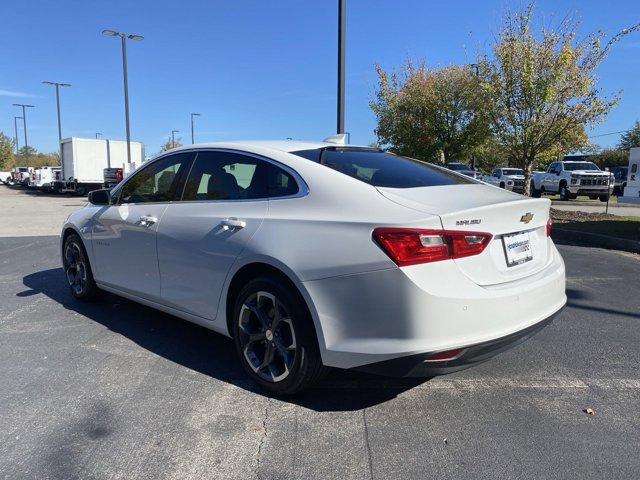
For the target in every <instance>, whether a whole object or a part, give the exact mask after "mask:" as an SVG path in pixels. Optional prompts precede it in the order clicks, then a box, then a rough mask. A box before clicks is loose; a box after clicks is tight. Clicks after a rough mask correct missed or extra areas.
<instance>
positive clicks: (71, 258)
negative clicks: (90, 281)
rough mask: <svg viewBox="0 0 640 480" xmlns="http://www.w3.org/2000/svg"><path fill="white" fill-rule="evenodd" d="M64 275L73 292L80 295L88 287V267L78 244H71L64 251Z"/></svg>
mask: <svg viewBox="0 0 640 480" xmlns="http://www.w3.org/2000/svg"><path fill="white" fill-rule="evenodd" d="M64 264H65V268H64V273H65V274H66V276H67V282H69V286H70V287H71V288H72V289H73V291H74V292H75V293H76V294H77V295H80V294H82V292H84V290H85V288H86V286H87V266H86V264H85V261H84V258H83V255H82V252H81V251H80V247H79V246H78V244H76V243H74V242H70V243H69V244H68V245H67V247H66V248H65V250H64Z"/></svg>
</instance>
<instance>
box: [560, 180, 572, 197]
mask: <svg viewBox="0 0 640 480" xmlns="http://www.w3.org/2000/svg"><path fill="white" fill-rule="evenodd" d="M569 198H571V194H570V193H569V189H568V188H567V186H566V185H564V184H562V185H560V200H565V201H566V200H569Z"/></svg>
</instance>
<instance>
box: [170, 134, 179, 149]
mask: <svg viewBox="0 0 640 480" xmlns="http://www.w3.org/2000/svg"><path fill="white" fill-rule="evenodd" d="M176 133H180V130H171V148H176V137H175V134H176Z"/></svg>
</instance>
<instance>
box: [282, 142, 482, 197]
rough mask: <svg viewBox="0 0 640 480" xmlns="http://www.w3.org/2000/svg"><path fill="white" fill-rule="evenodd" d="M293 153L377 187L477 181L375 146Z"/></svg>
mask: <svg viewBox="0 0 640 480" xmlns="http://www.w3.org/2000/svg"><path fill="white" fill-rule="evenodd" d="M291 153H292V154H294V155H298V156H300V157H303V158H306V159H308V160H312V161H314V162H318V163H321V164H323V165H325V166H327V167H329V168H333V169H334V170H337V171H339V172H341V173H344V174H345V175H349V176H350V177H353V178H356V179H358V180H361V181H363V182H365V183H368V184H369V185H373V186H374V187H390V188H414V187H434V186H438V185H457V184H465V183H476V182H474V181H473V180H471V179H470V178H468V177H464V176H462V175H459V174H455V173H453V172H451V171H449V170H447V169H445V168H442V167H437V166H435V165H432V164H429V163H426V162H421V161H419V160H414V159H411V158H407V157H400V156H397V155H392V154H390V153H386V152H383V151H380V150H376V149H366V148H353V147H327V148H320V149H313V150H299V151H296V152H291Z"/></svg>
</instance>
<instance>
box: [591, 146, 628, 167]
mask: <svg viewBox="0 0 640 480" xmlns="http://www.w3.org/2000/svg"><path fill="white" fill-rule="evenodd" d="M591 160H592V161H593V162H595V163H596V164H597V165H598V166H599V167H600V168H602V169H604V168H605V167H615V166H618V165H622V166H625V167H626V166H627V165H628V164H629V152H628V151H626V150H620V149H617V148H605V149H603V150H601V151H600V152H599V153H596V154H595V155H593V156H592V157H591Z"/></svg>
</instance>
